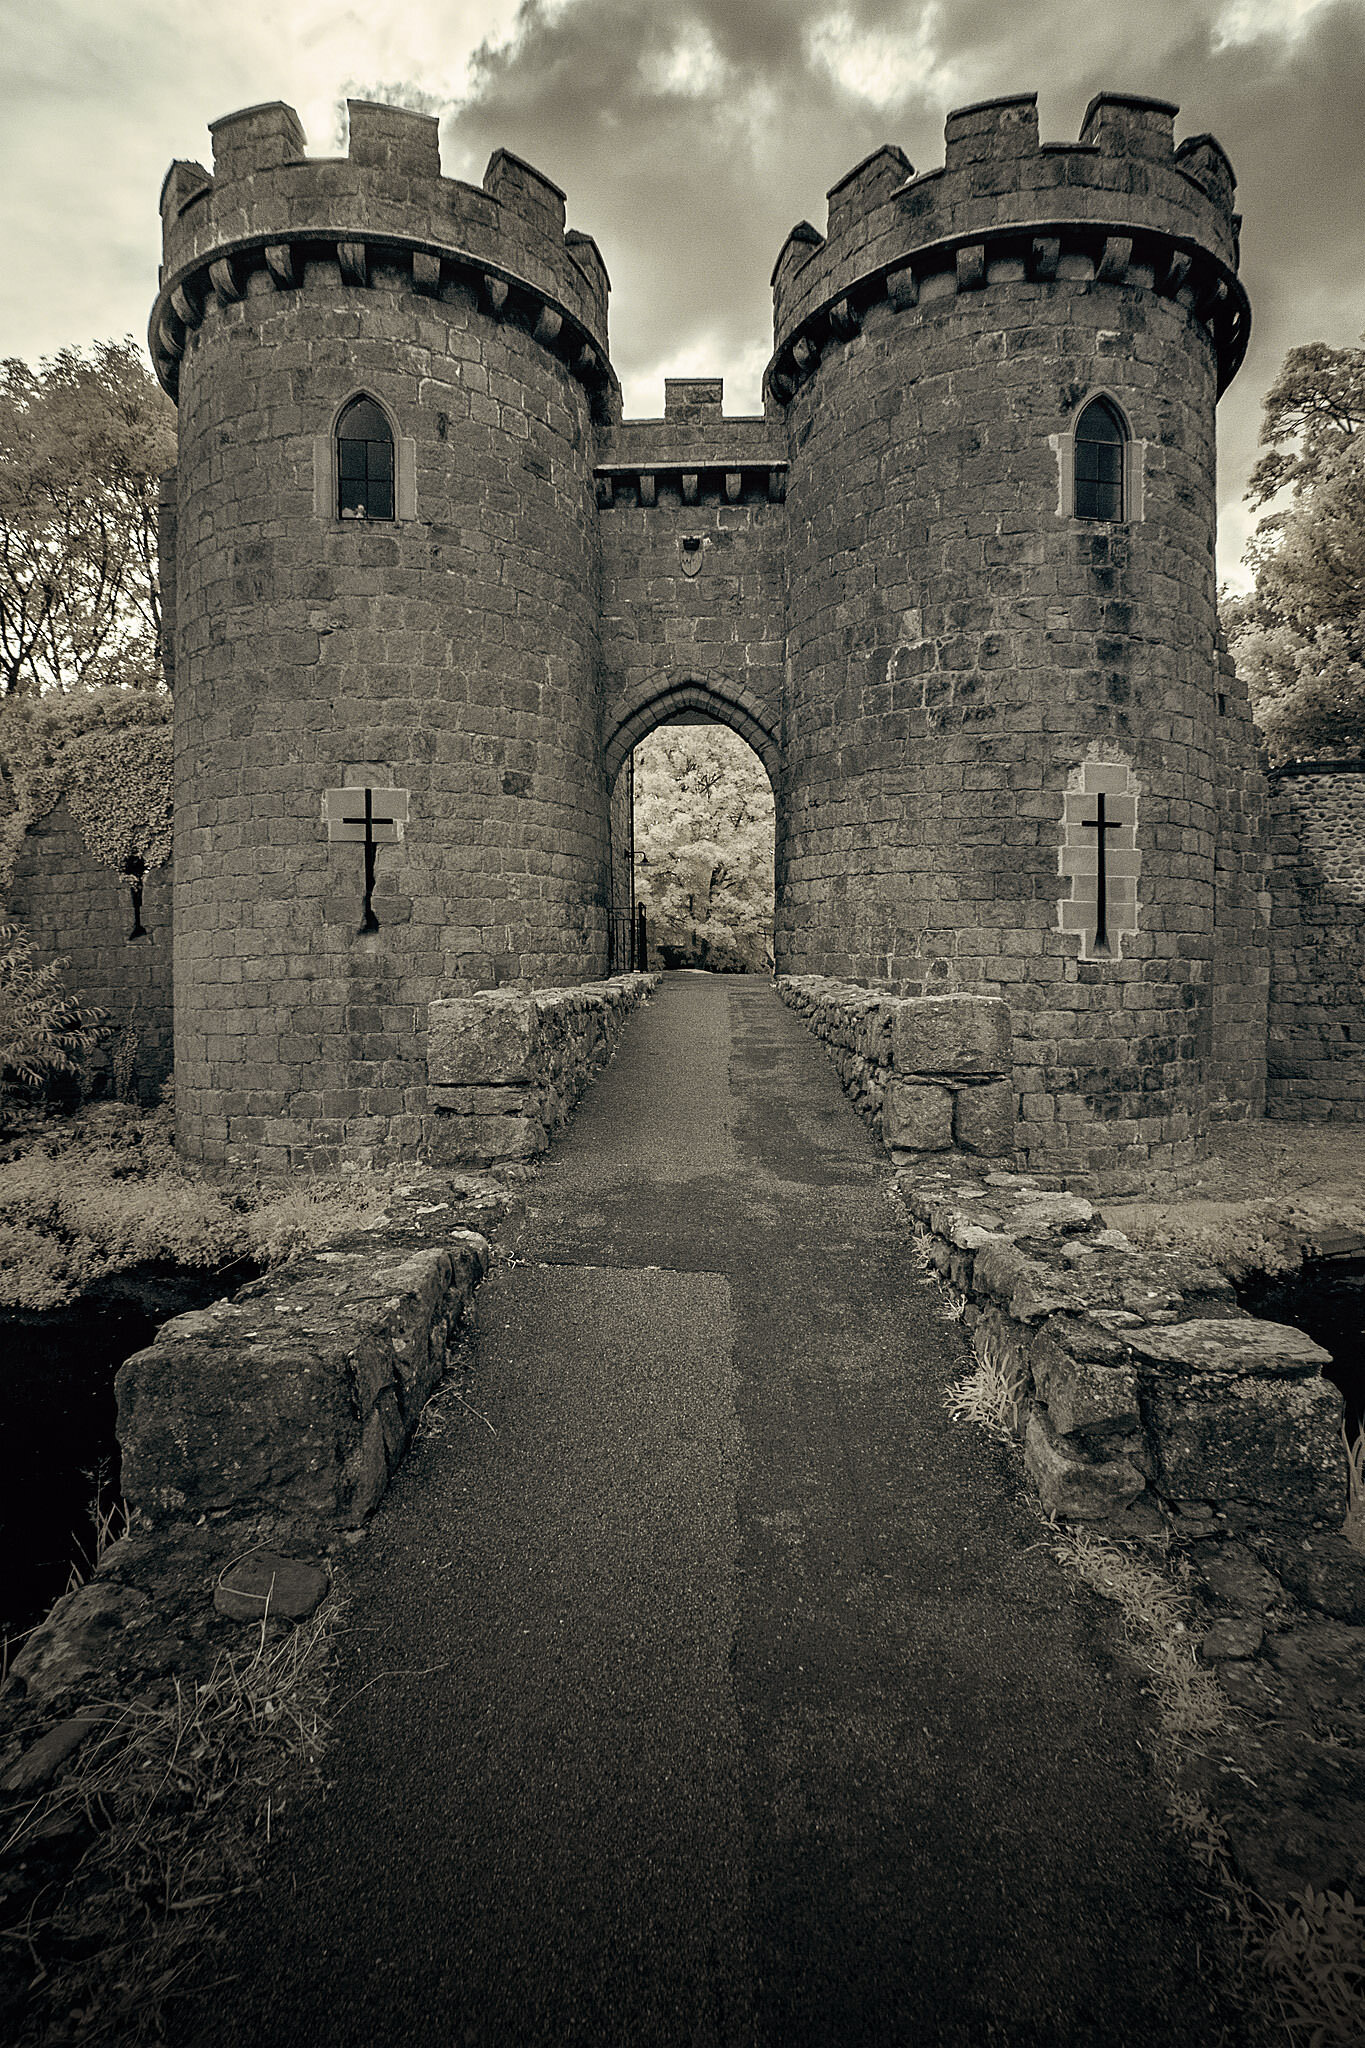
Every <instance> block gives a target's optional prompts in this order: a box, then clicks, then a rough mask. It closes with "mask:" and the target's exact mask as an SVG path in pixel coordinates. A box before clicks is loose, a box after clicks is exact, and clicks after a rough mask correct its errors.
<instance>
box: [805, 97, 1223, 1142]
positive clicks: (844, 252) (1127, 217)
mask: <svg viewBox="0 0 1365 2048" xmlns="http://www.w3.org/2000/svg"><path fill="white" fill-rule="evenodd" d="M1172 113H1173V110H1172V109H1171V108H1169V107H1165V106H1162V105H1160V104H1158V103H1155V102H1146V101H1132V100H1126V99H1124V100H1118V99H1108V98H1107V99H1102V100H1100V101H1097V102H1096V103H1095V105H1094V106H1093V107H1092V109H1091V111H1090V114H1089V115H1088V117H1087V123H1086V127H1085V130H1084V132H1083V136H1082V142H1081V144H1080V145H1079V146H1076V145H1068V146H1065V147H1061V146H1047V147H1043V148H1041V149H1040V147H1039V144H1038V137H1037V125H1036V109H1035V107H1034V104H1033V101H1032V99H1031V98H1030V99H1020V100H1016V101H1010V102H1002V103H997V104H995V105H992V106H989V107H983V108H977V109H967V110H965V111H964V112H963V113H961V114H957V115H954V116H952V117H951V118H950V121H949V124H948V131H947V162H946V166H945V169H944V170H943V171H941V172H934V173H931V174H929V176H927V177H924V178H920V179H912V178H911V177H910V167H909V166H908V165H907V164H906V163H905V161H904V159H903V158H901V157H900V156H899V153H898V152H895V151H890V150H885V151H881V152H878V154H877V155H876V156H875V157H873V158H871V159H869V160H868V162H867V163H866V164H864V165H861V166H859V167H858V169H857V170H856V171H855V172H853V173H851V174H850V177H849V178H848V179H846V180H845V181H844V182H843V184H842V185H841V186H839V187H836V188H835V190H834V192H832V193H831V195H830V216H829V233H828V237H827V238H822V237H820V236H819V235H817V234H816V232H815V231H814V230H813V229H809V228H806V227H804V226H803V227H802V228H801V229H798V230H797V231H795V233H794V235H793V237H792V239H791V241H790V242H789V243H788V246H787V249H786V250H785V251H784V252H783V255H782V257H781V258H780V259H779V265H778V270H777V275H776V333H777V352H776V355H775V357H774V362H773V366H772V369H771V371H770V378H769V381H770V387H771V388H772V389H774V390H775V391H776V392H777V393H778V394H779V395H781V396H783V397H784V398H785V401H786V408H787V421H788V431H789V453H790V470H789V482H788V499H787V512H788V525H789V533H790V543H789V562H788V590H789V614H788V631H789V638H788V676H789V680H788V697H787V702H786V706H785V717H784V751H785V773H786V788H787V804H786V834H785V843H784V848H783V852H782V853H781V854H780V856H779V860H780V866H779V877H778V903H779V913H778V932H777V952H778V964H779V967H780V968H782V969H785V970H786V971H788V972H796V973H799V972H807V971H809V972H819V973H823V974H829V975H834V976H837V977H845V978H852V979H854V980H858V981H885V982H887V983H889V984H890V985H891V986H893V987H897V988H904V989H906V990H910V989H912V988H915V987H921V988H938V989H941V990H961V991H970V992H983V993H984V992H991V993H998V994H999V995H1001V996H1003V997H1004V998H1006V999H1007V1000H1008V1001H1009V1003H1010V1004H1011V1007H1012V1009H1013V1011H1014V1020H1015V1058H1016V1067H1017V1080H1018V1083H1019V1087H1020V1091H1021V1102H1022V1118H1021V1124H1020V1140H1021V1143H1022V1145H1023V1147H1024V1151H1025V1156H1026V1157H1027V1158H1028V1159H1029V1160H1030V1162H1031V1163H1037V1162H1046V1163H1051V1164H1053V1165H1057V1166H1061V1167H1064V1168H1065V1169H1066V1170H1067V1171H1069V1172H1072V1173H1080V1172H1086V1171H1093V1172H1095V1173H1098V1174H1099V1175H1100V1176H1101V1177H1102V1178H1103V1179H1105V1180H1107V1181H1112V1179H1113V1178H1114V1176H1116V1175H1118V1176H1121V1175H1122V1174H1123V1173H1124V1172H1127V1171H1131V1170H1132V1169H1134V1168H1136V1167H1138V1166H1140V1165H1143V1164H1147V1163H1152V1164H1156V1165H1158V1166H1167V1165H1175V1164H1180V1163H1182V1162H1185V1161H1188V1160H1189V1159H1191V1158H1192V1157H1193V1156H1194V1155H1195V1152H1196V1149H1197V1145H1198V1142H1199V1139H1200V1135H1201V1132H1202V1126H1203V1122H1204V1116H1205V1109H1206V1103H1207V1095H1208V1088H1209V1065H1210V1060H1211V1056H1212V1053H1213V971H1214V937H1213V934H1214V923H1215V845H1216V838H1217V793H1216V787H1215V747H1216V721H1217V704H1216V678H1217V667H1216V648H1215V612H1214V580H1213V535H1214V510H1215V500H1214V400H1215V396H1216V392H1217V390H1218V388H1219V387H1220V384H1221V383H1222V382H1225V381H1226V379H1227V377H1228V376H1230V375H1231V374H1232V370H1233V369H1234V368H1235V365H1236V362H1237V360H1239V358H1240V352H1241V348H1242V345H1243V341H1244V308H1243V305H1242V302H1241V300H1240V297H1239V295H1238V294H1239V288H1238V287H1237V286H1236V282H1235V277H1234V276H1233V273H1232V269H1231V265H1232V262H1233V260H1234V250H1233V234H1232V223H1231V212H1230V198H1231V179H1230V173H1229V172H1228V171H1227V167H1226V161H1225V159H1223V157H1222V155H1221V152H1219V151H1218V150H1217V148H1216V145H1211V144H1208V143H1207V142H1204V143H1201V144H1200V145H1198V146H1196V147H1193V148H1191V147H1190V146H1185V148H1184V149H1183V150H1182V152H1181V153H1180V154H1179V155H1176V154H1175V153H1174V152H1173V147H1172V139H1171V119H1172ZM1015 220H1017V221H1018V223H1019V225H1018V226H1017V227H1016V226H1012V225H1011V222H1012V221H1015ZM1192 244H1197V245H1198V247H1197V249H1194V250H1192V247H1191V245H1192ZM1100 392H1103V393H1106V394H1108V395H1109V396H1110V398H1111V399H1112V400H1113V401H1114V403H1115V404H1116V405H1117V406H1118V408H1119V410H1120V411H1121V413H1122V415H1123V417H1124V418H1125V420H1126V422H1127V425H1128V429H1129V433H1130V441H1129V445H1128V457H1129V492H1128V500H1127V503H1126V506H1125V512H1126V516H1125V517H1124V518H1122V519H1119V520H1115V521H1113V522H1100V521H1096V520H1090V519H1081V518H1077V517H1075V516H1073V514H1072V512H1071V509H1070V500H1069V495H1068V494H1069V490H1070V476H1071V462H1072V442H1071V435H1072V432H1073V429H1074V425H1075V422H1076V418H1077V416H1078V413H1079V410H1080V408H1081V407H1082V405H1083V403H1084V402H1085V401H1086V400H1087V399H1088V398H1089V397H1091V396H1092V395H1095V394H1096V393H1100ZM1101 792H1103V793H1104V794H1105V795H1106V800H1107V802H1108V804H1109V817H1110V820H1111V821H1119V822H1121V824H1122V827H1123V830H1124V832H1125V833H1126V835H1127V836H1126V839H1117V840H1112V841H1111V842H1110V848H1111V852H1110V860H1109V905H1110V916H1109V922H1110V927H1111V939H1112V940H1113V941H1114V943H1113V947H1112V950H1111V952H1110V953H1109V954H1108V955H1106V956H1100V955H1098V954H1096V953H1092V952H1091V950H1090V949H1089V947H1088V945H1087V920H1088V919H1091V918H1092V910H1091V907H1090V906H1089V905H1087V903H1086V902H1085V901H1084V900H1083V899H1084V894H1085V886H1086V878H1087V876H1088V877H1090V878H1092V879H1090V881H1089V888H1090V891H1091V894H1092V896H1093V892H1094V883H1093V875H1094V857H1093V845H1092V847H1091V849H1090V851H1089V853H1088V854H1087V849H1086V843H1085V827H1084V822H1083V821H1084V819H1085V818H1087V817H1089V816H1090V815H1092V814H1093V811H1094V799H1095V797H1096V795H1097V794H1099V793H1101ZM1064 852H1065V854H1066V859H1065V860H1064V859H1063V855H1064ZM1087 863H1088V864H1087ZM1090 934H1091V935H1093V923H1092V924H1091V926H1090Z"/></svg>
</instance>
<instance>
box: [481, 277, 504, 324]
mask: <svg viewBox="0 0 1365 2048" xmlns="http://www.w3.org/2000/svg"><path fill="white" fill-rule="evenodd" d="M483 295H484V297H485V299H486V300H487V301H488V304H489V307H490V309H491V311H492V312H493V314H494V315H495V317H497V318H499V319H501V317H502V315H503V313H504V312H505V311H506V309H507V284H506V281H505V280H504V279H503V278H501V277H494V276H493V274H492V272H491V271H488V270H486V271H485V272H484V273H483Z"/></svg>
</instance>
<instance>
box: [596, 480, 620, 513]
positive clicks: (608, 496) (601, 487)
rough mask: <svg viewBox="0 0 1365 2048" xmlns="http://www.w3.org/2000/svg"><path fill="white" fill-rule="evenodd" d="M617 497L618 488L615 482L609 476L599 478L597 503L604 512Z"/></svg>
mask: <svg viewBox="0 0 1365 2048" xmlns="http://www.w3.org/2000/svg"><path fill="white" fill-rule="evenodd" d="M615 496H616V487H615V482H614V480H613V479H612V478H611V477H609V476H599V477H598V479H597V502H598V504H599V505H600V506H601V507H602V509H603V510H604V511H605V510H606V509H607V507H608V506H609V505H611V503H612V502H613V500H614V498H615Z"/></svg>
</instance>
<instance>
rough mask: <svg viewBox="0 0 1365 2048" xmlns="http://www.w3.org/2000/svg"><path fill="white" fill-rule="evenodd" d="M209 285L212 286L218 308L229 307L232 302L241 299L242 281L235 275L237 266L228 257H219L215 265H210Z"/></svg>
mask: <svg viewBox="0 0 1365 2048" xmlns="http://www.w3.org/2000/svg"><path fill="white" fill-rule="evenodd" d="M209 283H210V284H211V285H212V286H213V293H214V297H215V298H216V299H217V301H218V303H219V305H220V306H230V305H231V304H232V303H233V301H234V300H236V299H240V298H241V297H242V294H243V285H242V280H241V279H240V277H239V276H238V275H237V265H236V264H235V263H234V262H233V260H232V258H231V257H230V256H220V257H219V258H218V261H217V262H216V263H210V265H209Z"/></svg>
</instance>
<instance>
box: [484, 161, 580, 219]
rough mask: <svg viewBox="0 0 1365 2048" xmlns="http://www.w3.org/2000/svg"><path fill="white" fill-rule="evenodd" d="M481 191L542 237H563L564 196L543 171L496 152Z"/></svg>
mask: <svg viewBox="0 0 1365 2048" xmlns="http://www.w3.org/2000/svg"><path fill="white" fill-rule="evenodd" d="M483 184H484V190H485V191H486V192H488V193H489V194H491V196H492V197H493V198H494V199H496V200H497V201H498V203H499V205H501V206H504V207H506V209H507V210H508V212H509V213H514V214H516V215H518V216H519V217H520V218H521V219H522V220H524V221H525V222H527V224H528V225H529V226H531V227H533V228H535V229H536V230H537V231H538V232H540V233H542V234H545V235H558V236H559V237H560V238H561V240H562V238H563V235H564V193H563V192H562V191H561V190H560V188H559V186H558V185H556V184H555V183H554V182H553V181H552V180H551V179H549V178H547V177H546V176H545V174H544V172H543V171H538V170H536V169H535V168H534V167H533V166H532V165H531V164H528V163H526V162H524V161H523V159H522V158H521V157H519V156H513V154H512V152H511V150H510V149H495V150H494V152H493V154H492V156H491V157H490V158H489V159H488V168H487V170H486V171H485V172H484V174H483Z"/></svg>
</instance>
